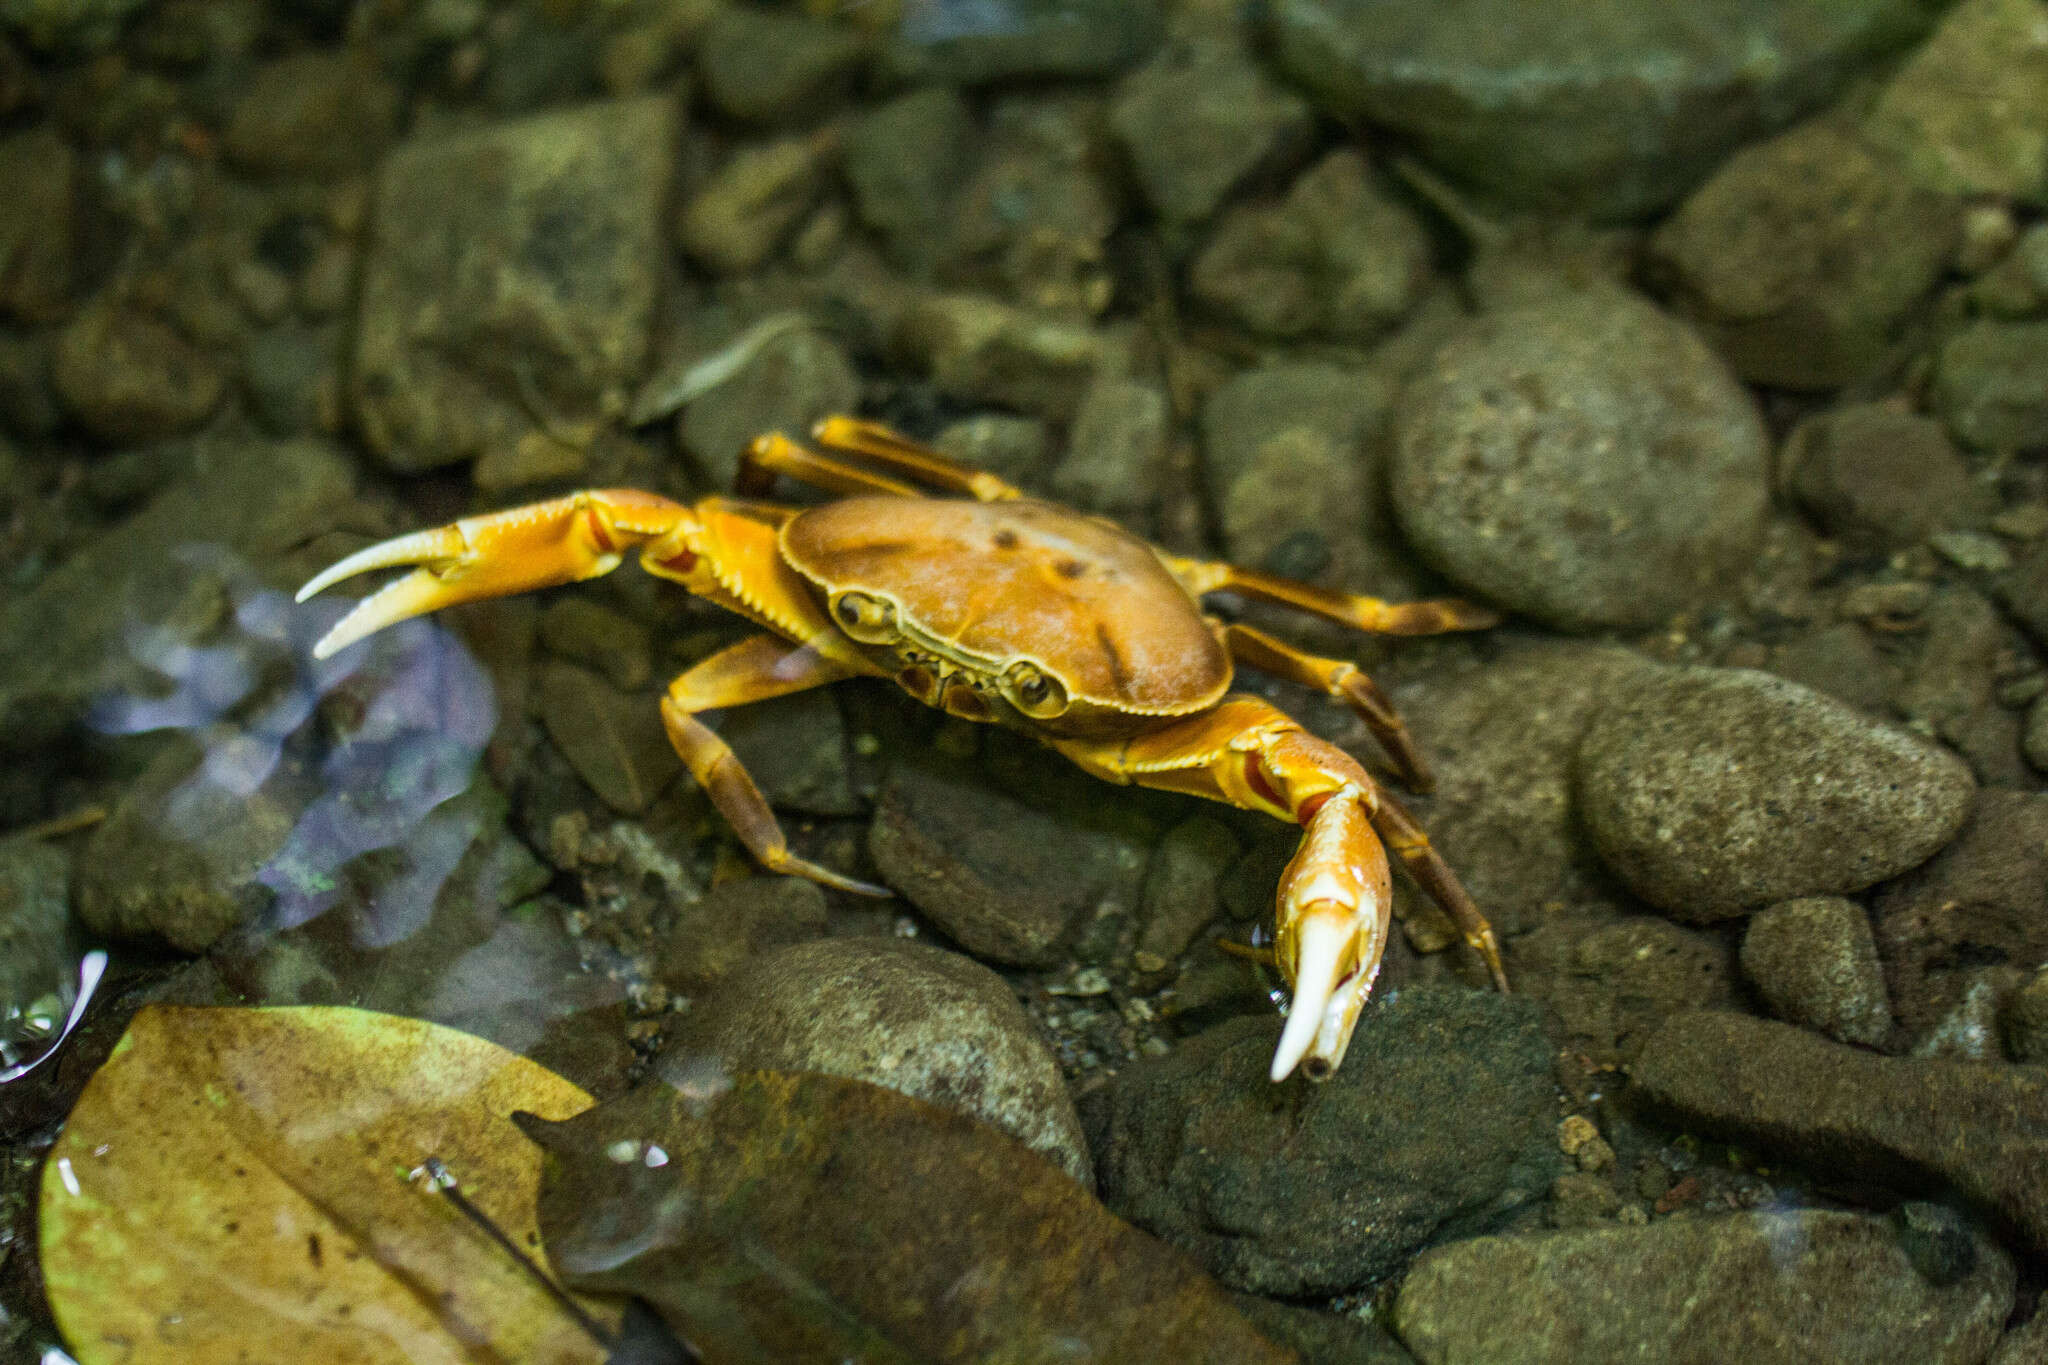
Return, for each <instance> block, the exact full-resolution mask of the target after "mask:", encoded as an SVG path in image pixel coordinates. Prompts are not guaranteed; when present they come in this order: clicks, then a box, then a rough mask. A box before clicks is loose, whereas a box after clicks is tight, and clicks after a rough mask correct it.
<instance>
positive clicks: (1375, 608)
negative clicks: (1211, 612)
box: [1164, 555, 1501, 635]
mask: <svg viewBox="0 0 2048 1365" xmlns="http://www.w3.org/2000/svg"><path fill="white" fill-rule="evenodd" d="M1164 558H1165V560H1166V567H1167V568H1169V569H1171V570H1172V571H1173V574H1174V576H1175V577H1176V578H1178V579H1180V581H1181V582H1183V583H1185V584H1186V585H1187V589H1188V591H1189V592H1191V593H1193V594H1194V595H1195V596H1197V597H1201V596H1203V595H1205V594H1207V593H1212V592H1235V593H1242V594H1243V595H1244V596H1246V597H1250V598H1253V599H1255V600H1257V601H1260V602H1272V603H1276V604H1278V605H1279V606H1283V607H1292V608H1294V609H1295V610H1296V611H1305V612H1308V613H1309V614H1310V615H1312V616H1320V617H1322V618H1323V619H1324V620H1326V621H1335V622H1336V623H1337V624H1339V625H1343V626H1351V627H1354V628H1355V629H1358V630H1363V631H1369V632H1371V633H1372V634H1374V635H1442V634H1444V633H1446V632H1448V631H1454V630H1485V629H1486V628H1487V627H1489V626H1497V625H1499V624H1500V620H1501V617H1500V613H1499V612H1497V611H1495V610H1494V609H1493V608H1491V607H1486V606H1481V605H1480V604H1478V603H1477V602H1467V601H1465V600H1463V599H1462V598H1457V597H1440V598H1435V599H1432V600H1430V601H1427V602H1388V601H1385V600H1384V599H1382V598H1378V597H1365V596H1361V595H1360V594H1357V593H1349V592H1337V591H1334V590H1332V589H1330V588H1319V587H1317V586H1315V585H1314V584H1313V583H1298V582H1296V581H1295V580H1294V579H1291V578H1281V577H1278V576H1277V575H1274V574H1267V573H1260V572H1259V571H1258V570H1256V569H1240V568H1239V567H1237V565H1235V564H1225V563H1223V562H1221V561H1219V560H1203V559H1182V558H1180V557H1178V556H1174V555H1167V556H1165V557H1164Z"/></svg>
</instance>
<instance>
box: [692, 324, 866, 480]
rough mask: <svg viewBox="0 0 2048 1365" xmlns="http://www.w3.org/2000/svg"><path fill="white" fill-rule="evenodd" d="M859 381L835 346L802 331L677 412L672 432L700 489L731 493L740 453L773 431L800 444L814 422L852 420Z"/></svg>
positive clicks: (768, 346) (777, 341) (771, 345)
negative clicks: (694, 468)
mask: <svg viewBox="0 0 2048 1365" xmlns="http://www.w3.org/2000/svg"><path fill="white" fill-rule="evenodd" d="M859 399H860V377H859V376H858V375H857V374H855V373H854V369H853V362H852V361H851V360H849V359H847V356H846V352H845V351H844V350H843V349H841V347H840V346H839V343H838V342H836V341H834V340H833V339H832V338H831V337H829V336H827V335H825V334H824V333H822V332H819V331H815V330H812V329H809V328H804V329H800V330H796V331H790V332H785V333H783V334H781V335H780V336H777V337H774V338H773V339H771V340H769V341H767V342H765V343H764V344H763V345H762V346H761V347H760V349H759V350H757V351H755V352H754V354H753V355H751V356H749V357H748V358H747V360H746V362H745V363H744V364H743V365H741V366H740V368H739V369H738V370H736V371H734V372H733V375H732V377H731V378H729V379H727V380H726V381H725V382H724V383H723V384H720V385H719V386H718V387H717V388H715V389H712V390H711V391H710V392H708V393H706V394H704V395H703V396H702V397H700V398H698V399H696V400H695V401H693V402H692V403H691V404H690V405H689V406H688V407H686V408H684V409H683V414H682V416H681V418H680V419H678V426H677V430H678V431H679V432H680V433H681V435H682V441H683V446H684V448H685V449H686V450H688V451H689V452H690V454H691V456H692V457H693V458H694V459H695V460H696V462H697V465H698V467H699V468H700V469H702V470H703V471H704V479H705V483H706V484H707V486H709V487H711V488H714V489H719V490H724V489H728V488H731V487H732V483H733V479H734V477H735V476H736V475H737V474H738V473H739V467H740V452H741V451H743V450H745V449H746V446H747V443H748V442H749V441H752V440H753V439H754V438H755V437H756V436H760V435H764V434H765V433H767V432H771V431H780V432H783V433H785V434H787V435H789V436H790V437H792V438H794V439H797V440H803V439H805V437H806V435H807V433H809V431H810V429H811V424H812V423H813V422H815V421H817V420H818V419H819V418H820V417H827V416H830V415H832V414H834V413H841V412H851V411H853V410H854V408H855V407H857V406H858V404H859Z"/></svg>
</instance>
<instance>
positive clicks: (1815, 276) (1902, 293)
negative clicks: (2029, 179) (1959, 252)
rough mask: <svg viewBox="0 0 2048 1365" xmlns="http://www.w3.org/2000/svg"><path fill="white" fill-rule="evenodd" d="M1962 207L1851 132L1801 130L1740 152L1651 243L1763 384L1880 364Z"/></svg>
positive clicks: (1711, 326) (1736, 360) (1695, 315)
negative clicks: (1903, 176) (1898, 169)
mask: <svg viewBox="0 0 2048 1365" xmlns="http://www.w3.org/2000/svg"><path fill="white" fill-rule="evenodd" d="M1961 220H1962V209H1961V206H1960V205H1959V204H1958V203H1957V202H1956V201H1954V200H1953V199H1949V198H1947V197H1945V196H1942V195H1938V194H1935V193H1933V192H1932V191H1929V190H1923V189H1919V188H1917V187H1915V186H1913V185H1911V184H1907V183H1903V182H1901V181H1900V180H1899V178H1898V176H1897V174H1896V173H1895V172H1894V171H1893V170H1892V169H1891V167H1890V166H1889V165H1887V164H1886V163H1885V162H1883V161H1881V160H1879V158H1878V156H1877V155H1876V154H1875V153H1873V152H1872V151H1871V150H1869V148H1868V146H1867V144H1866V143H1865V142H1864V141H1863V140H1861V139H1859V138H1857V137H1856V136H1854V134H1853V130H1851V129H1847V128H1844V127H1842V126H1840V125H1838V124H1836V123H1833V122H1830V121H1828V120H1825V119H1823V120H1817V121H1815V122H1812V123H1807V124H1803V125H1801V126H1800V127H1798V128H1795V129H1793V130H1792V131H1791V132H1789V133H1785V134H1783V135H1781V136H1779V137H1777V138H1774V139H1772V140H1771V141H1769V142H1765V143H1761V144H1758V145H1756V146H1753V147H1747V148H1744V149H1743V150H1742V151H1740V152H1737V153H1736V154H1735V155H1734V156H1732V157H1730V158H1729V159H1728V160H1727V161H1726V162H1724V163H1723V164H1722V166H1721V169H1720V170H1718V171H1716V172H1715V173H1714V176H1713V178H1712V179H1710V180H1708V181H1707V183H1706V184H1705V185H1703V186H1701V187H1700V189H1699V190H1698V191H1697V192H1696V193H1694V194H1693V195H1692V197H1691V198H1689V199H1687V200H1686V201H1685V204H1684V205H1683V206H1682V207H1681V208H1680V209H1679V210H1678V212H1677V213H1675V214H1673V215H1672V216H1671V217H1670V218H1669V219H1667V220H1666V221H1665V223H1664V225H1663V226H1662V227H1660V228H1659V229H1658V230H1657V233H1656V235H1655V236H1654V237H1653V238H1652V239H1651V241H1650V253H1651V261H1652V268H1653V269H1654V270H1658V271H1661V272H1662V273H1663V275H1664V277H1665V279H1666V281H1667V283H1668V286H1669V292H1670V293H1672V294H1673V295H1674V296H1675V299H1674V301H1675V302H1676V303H1677V304H1678V306H1679V309H1680V311H1681V312H1683V313H1684V314H1685V315H1686V316H1687V317H1689V318H1690V319H1691V320H1692V321H1693V323H1694V324H1695V325H1696V326H1698V327H1699V329H1700V331H1701V333H1702V334H1703V335H1705V336H1706V338H1707V339H1708V340H1709V341H1710V342H1712V343H1713V345H1714V348H1715V349H1716V350H1718V351H1719V352H1720V353H1721V354H1722V355H1723V356H1724V357H1726V358H1727V360H1728V363H1729V364H1730V365H1732V366H1733V367H1734V369H1735V372H1736V373H1737V374H1739V375H1741V376H1742V377H1743V378H1744V379H1747V380H1749V381H1750V382H1752V383H1756V384H1769V385H1774V386H1777V387H1781V388H1793V389H1827V388H1833V387H1835V386H1837V385H1840V384H1845V383H1848V382H1849V381H1851V380H1854V379H1858V378H1861V377H1862V376H1863V375H1865V374H1867V373H1869V372H1870V371H1871V370H1872V369H1874V368H1876V366H1877V365H1878V363H1879V362H1880V361H1882V360H1883V359H1884V357H1885V354H1886V352H1887V351H1888V350H1889V349H1890V348H1891V346H1892V344H1893V342H1894V341H1895V339H1896V337H1897V333H1898V330H1899V324H1900V323H1901V321H1902V320H1903V319H1904V318H1905V316H1906V314H1907V312H1908V311H1909V310H1910V309H1912V308H1913V306H1914V305H1915V304H1917V303H1919V302H1920V301H1921V300H1922V299H1923V298H1924V297H1926V295H1927V294H1928V292H1929V291H1930V290H1931V289H1932V288H1933V286H1934V284H1935V282H1936V281H1937V280H1939V279H1940V278H1941V276H1942V275H1943V273H1944V272H1945V271H1946V270H1947V268H1948V265H1949V261H1950V258H1951V257H1952V256H1953V255H1954V252H1955V244H1956V239H1957V234H1958V231H1959V229H1960V227H1961Z"/></svg>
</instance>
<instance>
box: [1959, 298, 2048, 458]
mask: <svg viewBox="0 0 2048 1365" xmlns="http://www.w3.org/2000/svg"><path fill="white" fill-rule="evenodd" d="M1933 400H1934V408H1935V411H1936V412H1938V413H1939V414H1940V415H1941V419H1942V421H1943V422H1945V423H1946V424H1947V425H1948V429H1949V433H1950V434H1951V435H1952V436H1954V437H1955V438H1956V440H1958V441H1960V442H1961V443H1962V444H1964V445H1966V446H1970V447H1972V448H1974V449H1978V450H1994V451H2019V450H2036V449H2040V448H2042V447H2044V446H2048V322H1997V321H1992V320H1989V319H1984V320H1980V321H1977V322H1973V323H1971V324H1970V325H1969V326H1967V327H1965V328H1964V329H1963V330H1962V331H1960V332H1958V333H1956V334H1955V335H1954V336H1952V337H1950V338H1949V339H1948V341H1947V342H1946V343H1945V344H1943V346H1942V348H1941V351H1940V354H1939V358H1938V359H1937V361H1936V362H1935V371H1934V390H1933Z"/></svg>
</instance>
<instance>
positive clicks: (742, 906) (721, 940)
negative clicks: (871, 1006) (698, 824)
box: [655, 875, 828, 994]
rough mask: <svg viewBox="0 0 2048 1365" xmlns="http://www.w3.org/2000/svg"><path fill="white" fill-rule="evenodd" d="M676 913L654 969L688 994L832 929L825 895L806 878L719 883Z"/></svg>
mask: <svg viewBox="0 0 2048 1365" xmlns="http://www.w3.org/2000/svg"><path fill="white" fill-rule="evenodd" d="M675 913H676V926H675V929H674V931H673V932H672V933H670V934H669V936H668V941H667V942H666V943H665V944H663V945H662V950H661V960H660V963H659V964H658V966H657V967H656V969H655V970H656V973H657V975H658V976H659V977H660V979H661V980H662V981H663V982H664V983H665V984H667V985H668V986H669V987H670V988H672V989H674V990H678V991H682V992H685V993H689V994H695V993H697V992H700V991H704V990H707V989H710V988H712V987H714V986H715V985H716V984H717V983H718V982H719V981H721V980H723V979H724V978H726V977H728V976H730V975H732V974H733V973H734V972H736V971H738V970H739V969H740V968H741V967H743V966H745V965H746V964H747V963H748V962H749V961H751V960H752V959H754V958H757V957H761V956H764V955H765V954H767V953H769V952H770V951H772V950H774V949H777V948H783V947H787V946H788V945H790V944H792V943H804V942H808V941H809V940H811V939H814V938H823V937H824V936H825V932H826V928H827V925H828V914H827V910H826V906H825V893H824V892H823V891H821V890H820V889H819V888H818V884H817V883H816V882H812V881H806V880H804V879H803V878H802V877H778V876H773V875H769V876H757V877H740V878H737V879H735V880H733V881H729V882H720V883H719V884H718V885H717V886H714V887H712V888H711V889H710V890H709V891H707V892H705V893H704V894H703V895H702V896H700V897H698V898H697V899H695V900H693V901H691V902H690V903H689V904H688V905H685V906H682V907H680V908H679V909H677V910H676V912H675Z"/></svg>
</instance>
